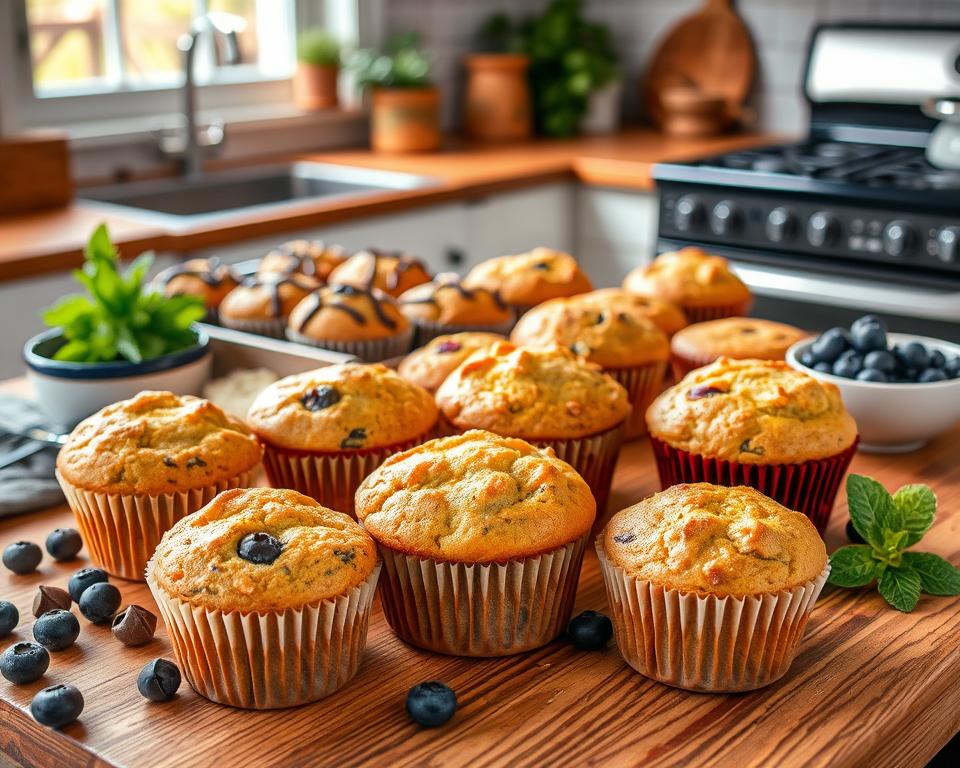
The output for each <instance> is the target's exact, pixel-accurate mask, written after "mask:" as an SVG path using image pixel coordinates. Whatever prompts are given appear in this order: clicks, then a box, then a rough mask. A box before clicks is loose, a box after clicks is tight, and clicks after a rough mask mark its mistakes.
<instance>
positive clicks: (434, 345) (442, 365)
mask: <svg viewBox="0 0 960 768" xmlns="http://www.w3.org/2000/svg"><path fill="white" fill-rule="evenodd" d="M498 341H506V339H504V338H503V336H500V335H499V334H496V333H479V332H476V333H452V334H450V335H447V336H437V337H436V338H434V339H431V340H430V341H428V342H427V344H426V345H425V346H422V347H420V348H419V349H415V350H413V352H411V353H410V354H409V355H407V356H406V357H405V358H403V360H401V361H400V365H399V366H398V367H397V373H399V374H400V375H401V376H403V378H405V379H406V380H407V381H412V382H413V383H414V384H417V385H418V386H421V387H423V388H424V389H425V390H427V392H436V391H437V389H438V388H439V387H440V385H441V384H442V383H443V380H444V379H445V378H447V376H449V375H450V374H451V373H452V372H453V369H454V368H456V367H457V366H458V365H460V363H462V362H463V361H464V360H466V359H467V358H468V357H470V355H472V354H473V353H474V352H476V351H477V350H478V349H485V348H486V347H489V346H490V345H491V344H496V343H497V342H498Z"/></svg>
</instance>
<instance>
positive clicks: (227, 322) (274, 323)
mask: <svg viewBox="0 0 960 768" xmlns="http://www.w3.org/2000/svg"><path fill="white" fill-rule="evenodd" d="M220 324H221V325H222V326H224V327H225V328H232V329H233V330H235V331H246V332H247V333H255V334H257V335H258V336H269V337H270V338H271V339H282V338H283V334H284V331H285V330H286V328H287V318H285V317H273V318H265V319H263V320H237V319H235V318H234V319H231V318H229V317H222V316H221V317H220Z"/></svg>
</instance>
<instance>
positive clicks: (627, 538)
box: [613, 533, 637, 544]
mask: <svg viewBox="0 0 960 768" xmlns="http://www.w3.org/2000/svg"><path fill="white" fill-rule="evenodd" d="M635 538H637V537H636V536H635V535H634V534H632V533H618V534H617V535H616V536H614V537H613V540H614V541H615V542H617V544H629V543H630V542H631V541H633V540H634V539H635Z"/></svg>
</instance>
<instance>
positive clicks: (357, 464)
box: [262, 429, 433, 517]
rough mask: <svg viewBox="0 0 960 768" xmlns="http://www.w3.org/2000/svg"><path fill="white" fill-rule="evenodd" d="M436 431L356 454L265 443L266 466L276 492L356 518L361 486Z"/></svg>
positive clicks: (355, 451) (363, 449)
mask: <svg viewBox="0 0 960 768" xmlns="http://www.w3.org/2000/svg"><path fill="white" fill-rule="evenodd" d="M432 433H433V430H432V429H431V431H430V432H428V433H426V434H424V435H420V436H418V437H415V438H413V439H411V440H406V441H404V442H402V443H394V444H393V445H385V446H382V447H380V448H362V449H359V450H353V451H346V450H345V451H312V452H311V451H297V450H292V449H289V448H281V447H279V446H276V445H273V444H272V443H270V442H269V441H266V440H263V441H262V442H263V444H264V446H265V451H264V455H263V466H264V468H265V469H266V471H267V478H268V479H269V481H270V485H271V486H273V487H274V488H290V489H292V490H294V491H299V492H300V493H302V494H305V495H307V496H310V497H311V498H313V499H316V500H317V501H319V502H320V503H321V504H323V505H324V506H325V507H330V509H333V510H336V511H337V512H344V513H346V514H348V515H350V516H351V517H355V514H354V509H353V504H354V495H355V494H356V492H357V488H359V487H360V483H362V482H363V481H364V479H365V478H366V477H367V475H369V474H370V473H371V472H373V470H375V469H376V468H377V467H379V466H380V465H381V464H383V462H384V461H386V460H387V459H388V458H389V457H390V456H392V455H393V454H395V453H399V452H400V451H405V450H407V449H408V448H413V447H414V446H415V445H420V443H423V442H426V441H427V440H429V439H430V437H432Z"/></svg>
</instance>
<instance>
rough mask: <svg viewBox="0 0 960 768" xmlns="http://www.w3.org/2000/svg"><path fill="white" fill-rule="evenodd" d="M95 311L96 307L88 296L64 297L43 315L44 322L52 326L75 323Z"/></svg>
mask: <svg viewBox="0 0 960 768" xmlns="http://www.w3.org/2000/svg"><path fill="white" fill-rule="evenodd" d="M93 311H94V305H93V303H92V302H91V301H90V299H88V298H87V297H86V296H80V295H74V296H64V297H63V298H62V299H60V300H59V301H58V302H57V303H56V304H54V305H53V306H52V307H50V308H48V309H47V310H46V311H45V312H44V313H43V322H45V323H46V324H47V325H51V326H63V325H70V324H71V323H75V322H76V321H77V320H79V319H80V318H81V317H83V316H84V315H89V314H90V313H91V312H93Z"/></svg>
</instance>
